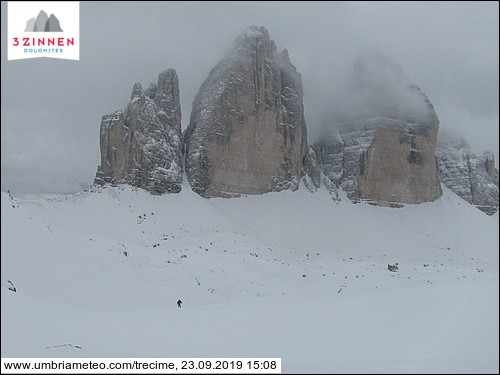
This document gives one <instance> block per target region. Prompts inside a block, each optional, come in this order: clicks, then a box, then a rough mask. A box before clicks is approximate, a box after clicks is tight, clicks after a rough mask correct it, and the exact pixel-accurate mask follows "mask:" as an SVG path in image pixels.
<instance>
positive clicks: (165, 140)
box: [94, 69, 182, 194]
mask: <svg viewBox="0 0 500 375" xmlns="http://www.w3.org/2000/svg"><path fill="white" fill-rule="evenodd" d="M130 99H131V100H130V103H129V104H128V105H127V107H126V108H125V111H124V112H122V111H116V112H115V113H113V114H109V115H105V116H103V118H102V121H101V132H100V147H101V165H100V166H99V167H98V171H97V175H96V178H95V181H94V182H95V183H96V184H100V185H103V184H106V183H109V184H129V185H132V186H137V187H141V188H143V189H145V190H147V191H149V192H151V193H153V194H162V193H165V192H171V193H176V192H179V191H180V190H181V184H182V139H181V109H180V101H179V80H178V78H177V74H176V73H175V70H174V69H169V70H167V71H164V72H163V73H161V74H160V75H159V76H158V83H157V84H152V85H151V87H150V88H149V89H147V90H145V91H143V89H142V86H141V84H140V83H136V84H135V85H134V87H133V90H132V95H131V98H130Z"/></svg>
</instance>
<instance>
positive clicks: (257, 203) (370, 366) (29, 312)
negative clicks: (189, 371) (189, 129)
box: [1, 186, 499, 373]
mask: <svg viewBox="0 0 500 375" xmlns="http://www.w3.org/2000/svg"><path fill="white" fill-rule="evenodd" d="M498 224H499V219H498V214H496V215H495V216H493V217H489V216H487V215H485V214H484V213H482V212H480V211H479V210H477V209H476V208H474V207H472V206H471V205H469V204H468V203H467V202H465V201H463V200H462V199H460V198H458V197H457V196H456V195H454V194H453V193H451V192H450V191H449V190H446V189H445V191H444V195H443V197H441V198H440V199H439V200H438V201H436V202H434V203H428V204H420V205H409V206H406V207H403V208H399V209H395V208H383V207H374V206H370V205H368V204H352V203H350V202H348V201H347V200H346V199H344V200H343V202H341V203H340V204H335V203H334V202H333V201H332V200H331V198H330V196H329V195H328V193H327V192H326V191H324V190H320V191H318V192H317V193H316V194H310V193H309V192H307V191H306V190H305V189H304V188H302V189H300V190H299V191H296V192H281V193H270V194H265V195H262V196H249V197H241V198H233V199H203V198H201V197H199V196H197V195H196V194H194V193H193V192H191V191H190V189H189V188H188V187H187V186H184V189H183V191H182V192H181V193H180V194H172V195H163V196H152V195H150V194H149V193H147V192H144V191H142V190H134V189H132V188H129V187H115V188H104V189H99V190H97V189H96V190H95V191H94V192H82V193H80V194H76V195H72V196H65V197H58V198H51V199H37V200H23V199H20V198H15V197H14V199H11V198H10V197H9V196H8V194H7V193H4V192H2V224H1V225H2V227H1V241H2V248H1V251H2V256H1V261H2V262H1V267H2V289H1V296H2V318H1V319H2V322H1V323H2V333H1V335H2V342H1V344H2V345H1V354H2V357H58V358H59V357H65V358H67V357H101V358H104V357H106V358H117V357H154V358H160V357H165V358H174V357H281V358H282V371H283V372H288V373H291V372H295V373H297V372H307V373H318V372H319V373H359V372H365V373H366V372H371V373H374V372H375V373H415V372H421V373H422V372H424V373H425V372H427V373H435V372H439V373H458V372H459V373H498V371H499V354H498V353H499V273H498V271H499V263H498V262H499V257H498V247H499V235H498V234H499V230H498ZM395 263H398V266H399V270H398V271H397V272H390V271H389V270H388V264H395ZM13 287H15V288H16V292H15V293H14V292H13V291H11V290H9V289H13ZM179 298H180V299H182V301H183V302H184V305H183V307H182V308H181V309H179V308H177V306H176V301H177V299H179Z"/></svg>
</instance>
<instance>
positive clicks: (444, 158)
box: [436, 132, 499, 215]
mask: <svg viewBox="0 0 500 375" xmlns="http://www.w3.org/2000/svg"><path fill="white" fill-rule="evenodd" d="M436 159H437V161H438V167H439V175H440V178H441V182H442V183H443V184H444V185H445V186H446V187H448V188H449V189H450V190H452V191H453V192H454V193H455V194H457V195H459V196H460V197H462V198H463V199H465V200H466V201H467V202H469V203H471V204H473V205H475V206H476V207H477V208H479V209H480V210H481V211H483V212H485V213H487V214H488V215H493V214H494V213H495V212H497V211H498V201H499V198H498V170H496V169H495V159H494V156H493V153H491V152H485V153H484V154H483V156H481V157H478V156H477V155H475V154H474V153H473V152H472V151H471V150H470V147H469V145H468V144H467V142H466V141H465V139H463V138H462V137H461V136H460V135H458V134H456V133H451V132H443V133H442V134H440V136H439V139H438V145H437V150H436Z"/></svg>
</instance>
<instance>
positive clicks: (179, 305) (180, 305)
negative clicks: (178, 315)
mask: <svg viewBox="0 0 500 375" xmlns="http://www.w3.org/2000/svg"><path fill="white" fill-rule="evenodd" d="M177 307H179V308H181V307H182V301H181V300H180V299H179V300H177Z"/></svg>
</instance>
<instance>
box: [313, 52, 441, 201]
mask: <svg viewBox="0 0 500 375" xmlns="http://www.w3.org/2000/svg"><path fill="white" fill-rule="evenodd" d="M339 101H340V102H339V103H335V104H337V105H336V108H334V112H333V113H332V115H331V120H330V121H331V124H330V126H329V128H328V129H325V133H324V136H323V137H322V138H321V139H320V140H319V141H318V142H316V143H315V145H314V149H315V151H316V155H317V157H318V164H319V165H320V168H321V170H322V173H323V176H324V178H323V182H324V183H325V185H326V186H327V188H328V189H329V191H330V193H331V194H332V196H333V198H334V199H335V200H337V199H339V194H338V193H339V188H341V189H343V190H344V191H345V192H346V194H347V196H348V198H349V199H350V200H352V201H354V202H359V201H368V202H371V203H375V204H378V205H385V206H398V205H400V204H404V203H422V202H429V201H434V200H435V199H437V198H438V197H440V196H441V194H442V192H441V188H440V184H439V178H438V173H437V168H436V161H435V158H434V152H435V148H436V139H437V132H438V127H439V121H438V118H437V115H436V113H435V111H434V108H433V106H432V104H431V103H430V102H429V100H428V99H427V97H426V96H425V95H424V93H423V92H422V91H421V90H420V89H419V88H418V87H417V86H415V85H412V84H409V83H407V82H406V80H405V79H404V77H403V76H402V72H401V68H399V66H397V65H395V64H393V63H390V62H388V61H387V60H385V59H384V58H382V57H380V56H376V57H375V58H374V59H372V60H367V61H366V60H365V61H363V60H358V61H357V63H356V65H355V69H354V75H353V80H352V84H351V85H350V86H349V87H347V88H346V89H345V91H344V92H343V93H342V96H341V98H339ZM334 107H335V106H334Z"/></svg>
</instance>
